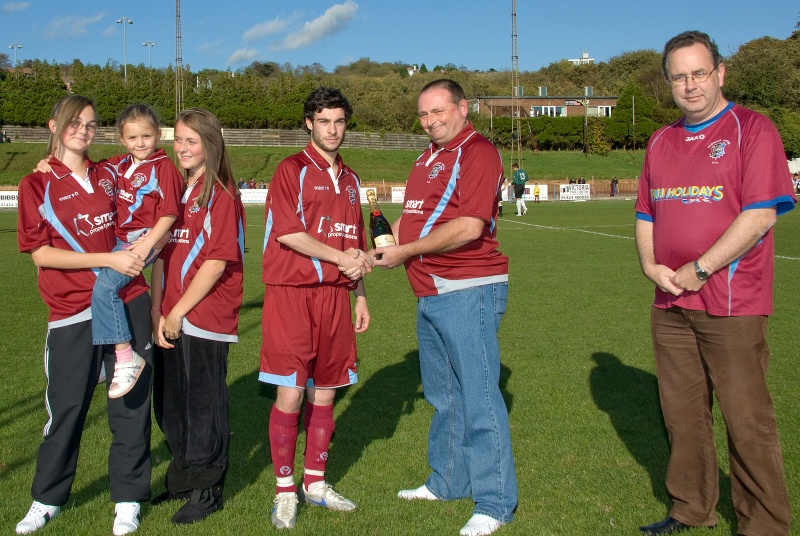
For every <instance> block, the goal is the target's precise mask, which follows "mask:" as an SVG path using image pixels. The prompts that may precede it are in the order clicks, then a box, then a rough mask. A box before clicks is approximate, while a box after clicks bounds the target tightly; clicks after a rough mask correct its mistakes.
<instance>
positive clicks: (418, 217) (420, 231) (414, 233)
mask: <svg viewBox="0 0 800 536" xmlns="http://www.w3.org/2000/svg"><path fill="white" fill-rule="evenodd" d="M417 104H418V113H419V119H420V124H421V125H422V128H423V129H425V131H426V132H427V133H428V135H429V136H430V138H431V141H432V143H431V145H430V147H429V148H428V149H427V150H426V151H425V152H423V153H422V155H420V156H419V158H417V161H416V163H415V164H414V167H413V168H412V170H411V174H410V175H409V178H408V183H407V184H406V195H405V203H404V205H403V213H402V215H401V216H400V219H399V220H397V221H396V222H395V224H394V225H393V226H392V228H393V231H394V235H395V237H397V239H398V245H396V246H387V247H383V248H376V249H375V252H374V253H375V255H376V258H378V257H377V256H379V255H381V254H382V255H383V257H381V258H380V260H376V261H375V264H376V265H379V266H381V267H383V268H393V267H395V266H400V265H401V264H404V263H405V267H406V274H407V275H408V279H409V281H410V282H411V287H412V289H413V290H414V293H415V294H416V296H417V297H418V298H419V299H418V301H417V304H418V306H417V339H418V340H419V360H420V371H421V373H422V387H423V390H424V392H425V400H427V401H428V403H430V404H431V405H432V406H433V408H434V416H433V421H432V422H431V427H430V432H429V436H428V465H430V467H431V469H432V471H431V473H430V475H429V476H428V479H427V481H426V482H425V484H423V485H421V486H419V487H418V488H416V489H409V490H403V491H401V492H400V493H399V494H398V495H399V496H400V497H401V498H403V499H427V500H451V499H459V498H462V497H469V496H472V499H473V500H474V501H475V508H474V509H473V515H472V517H471V518H470V520H469V521H468V522H467V524H466V525H464V527H462V529H461V531H460V534H461V535H462V536H479V535H485V534H491V533H493V532H494V531H496V530H497V529H498V528H500V527H501V526H502V525H504V524H506V523H509V522H510V521H511V520H512V519H513V512H514V508H515V507H516V505H517V477H516V473H515V469H514V456H513V453H512V451H511V435H510V431H509V424H508V410H507V408H506V405H505V402H504V400H503V395H502V393H501V392H500V386H499V382H500V348H499V344H498V341H497V330H498V328H499V326H500V319H501V318H502V317H503V314H504V313H505V307H506V298H507V296H508V257H506V256H505V255H503V254H502V253H501V252H500V251H499V250H498V249H497V247H498V245H499V243H498V242H497V201H496V199H497V192H498V191H499V189H500V187H501V183H502V181H503V163H502V161H501V159H500V154H499V153H498V151H497V149H496V148H495V147H494V145H492V144H491V143H490V142H489V141H488V140H486V138H484V137H483V136H481V135H480V134H479V133H478V132H476V131H475V129H474V128H473V126H472V123H471V122H470V121H469V120H468V119H467V111H468V103H467V99H466V96H465V94H464V90H463V89H461V87H460V86H459V85H458V84H457V83H455V82H453V81H452V80H445V79H442V80H435V81H433V82H431V83H429V84H428V85H427V86H425V87H424V88H423V89H422V92H421V93H420V95H419V100H418V103H417Z"/></svg>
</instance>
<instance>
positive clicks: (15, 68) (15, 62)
mask: <svg viewBox="0 0 800 536" xmlns="http://www.w3.org/2000/svg"><path fill="white" fill-rule="evenodd" d="M8 48H11V49H14V72H16V71H17V50H19V49H21V48H22V45H20V44H19V43H11V44H10V45H8Z"/></svg>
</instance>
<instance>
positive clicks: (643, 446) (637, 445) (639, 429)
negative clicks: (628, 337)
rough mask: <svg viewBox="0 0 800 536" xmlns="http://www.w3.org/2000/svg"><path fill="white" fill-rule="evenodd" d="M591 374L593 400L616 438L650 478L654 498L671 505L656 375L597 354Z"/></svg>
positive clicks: (667, 448) (617, 359)
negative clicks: (602, 412)
mask: <svg viewBox="0 0 800 536" xmlns="http://www.w3.org/2000/svg"><path fill="white" fill-rule="evenodd" d="M592 359H594V361H595V363H596V366H595V367H594V368H593V369H592V371H591V373H590V375H589V386H590V389H591V393H592V398H593V400H594V403H595V405H596V406H597V408H598V409H600V410H602V411H604V412H606V413H607V414H608V416H609V418H610V419H611V424H612V425H613V426H614V430H616V432H617V436H618V437H619V438H620V439H621V440H622V442H623V443H624V444H625V447H627V449H628V452H630V454H631V456H633V458H634V460H636V463H638V464H639V465H640V466H641V467H642V468H644V470H645V471H647V475H648V476H649V477H650V486H651V488H652V490H653V495H654V496H655V497H656V498H657V499H658V500H659V501H661V502H662V503H664V505H665V506H669V505H671V501H670V498H669V496H668V495H667V490H666V488H665V487H664V476H665V474H666V471H667V462H668V461H669V439H668V437H667V431H666V428H665V427H664V418H663V416H662V415H661V406H660V403H659V398H658V380H657V379H656V376H655V375H654V374H651V373H650V372H645V371H643V370H639V369H637V368H635V367H631V366H628V365H626V364H624V363H623V362H622V361H620V360H619V358H618V357H617V356H615V355H612V354H608V353H604V352H595V353H594V354H592Z"/></svg>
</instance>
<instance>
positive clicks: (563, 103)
mask: <svg viewBox="0 0 800 536" xmlns="http://www.w3.org/2000/svg"><path fill="white" fill-rule="evenodd" d="M538 93H539V94H538V95H536V96H532V95H525V94H524V91H523V88H521V87H519V88H517V95H518V96H517V97H516V98H514V99H512V98H511V96H510V95H504V96H486V97H475V99H476V102H475V103H474V104H473V107H472V111H473V112H477V113H478V114H480V115H482V116H490V117H491V116H499V117H512V116H517V114H519V115H520V116H522V117H524V116H528V117H540V116H549V117H575V116H580V117H584V116H586V117H611V113H612V112H613V111H614V108H616V107H617V99H618V98H619V97H617V96H595V95H594V94H593V93H594V91H593V89H592V87H591V86H587V87H585V88H584V89H583V93H584V94H583V95H558V96H555V95H554V96H549V95H548V94H547V88H546V87H544V86H541V87H539V89H538Z"/></svg>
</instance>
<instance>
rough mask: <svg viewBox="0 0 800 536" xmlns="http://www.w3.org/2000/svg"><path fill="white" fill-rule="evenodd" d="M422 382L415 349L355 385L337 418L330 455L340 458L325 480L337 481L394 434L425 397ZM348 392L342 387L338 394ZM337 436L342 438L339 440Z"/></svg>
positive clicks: (332, 457) (333, 457)
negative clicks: (376, 445) (364, 453)
mask: <svg viewBox="0 0 800 536" xmlns="http://www.w3.org/2000/svg"><path fill="white" fill-rule="evenodd" d="M420 384H421V379H420V373H419V353H418V352H417V351H416V350H415V351H413V352H409V353H407V354H406V355H405V356H404V357H403V360H402V361H399V362H397V363H395V364H393V365H388V366H386V367H383V368H382V369H380V370H378V371H376V372H375V373H374V374H373V375H372V376H370V377H369V379H368V380H367V381H365V382H364V383H363V384H361V383H358V384H356V385H354V386H353V389H354V392H353V396H352V398H351V400H350V403H349V405H348V406H347V408H346V409H345V410H344V411H343V412H342V414H341V415H339V416H338V417H337V418H336V431H335V435H334V438H333V442H332V444H331V449H330V450H331V452H330V459H332V460H336V462H335V463H332V464H331V465H329V466H328V469H327V472H326V478H325V480H327V481H328V482H330V483H331V484H335V483H337V482H338V481H339V480H341V479H342V477H344V475H346V474H347V472H348V471H349V470H350V468H351V467H353V465H355V464H356V462H358V460H359V458H360V457H361V455H362V454H363V452H364V451H365V450H366V449H367V448H368V447H369V446H370V445H371V444H372V443H373V442H375V441H378V440H380V439H389V438H391V437H392V436H393V435H394V432H395V430H396V429H397V426H398V425H399V423H400V417H402V416H403V415H408V414H411V413H412V412H413V411H414V403H415V402H416V401H417V400H419V399H420V398H422V392H421V391H420V389H419V386H420ZM345 392H346V391H345V390H344V389H341V390H339V392H338V393H337V398H339V397H340V396H343V395H344V393H345ZM336 436H338V437H340V438H342V440H341V441H340V442H337V441H336Z"/></svg>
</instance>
